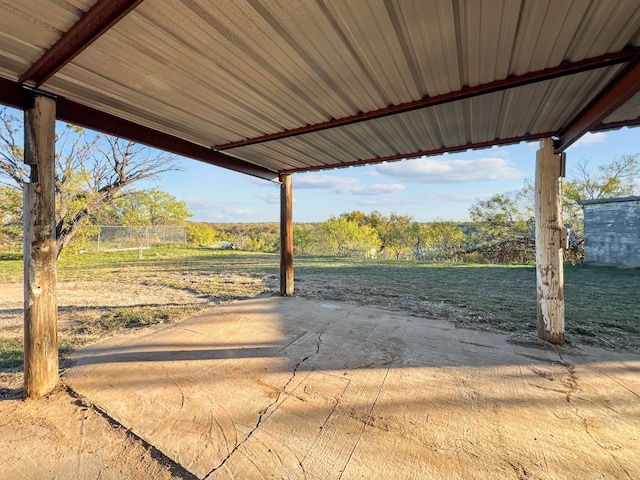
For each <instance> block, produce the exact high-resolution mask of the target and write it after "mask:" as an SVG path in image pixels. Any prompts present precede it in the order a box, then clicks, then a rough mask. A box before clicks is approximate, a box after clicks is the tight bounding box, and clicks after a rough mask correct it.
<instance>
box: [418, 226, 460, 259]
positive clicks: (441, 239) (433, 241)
mask: <svg viewBox="0 0 640 480" xmlns="http://www.w3.org/2000/svg"><path fill="white" fill-rule="evenodd" d="M423 229H424V237H425V240H424V243H425V246H426V247H427V249H428V252H429V253H430V255H429V257H430V258H429V259H430V260H436V261H444V262H447V261H452V260H457V259H458V258H459V255H460V253H461V251H462V249H463V248H464V246H465V244H466V243H467V237H466V235H465V233H464V232H463V231H462V229H461V228H460V227H459V226H458V225H457V224H456V223H454V222H445V221H437V222H433V223H430V224H427V225H424V226H423Z"/></svg>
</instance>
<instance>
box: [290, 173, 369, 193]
mask: <svg viewBox="0 0 640 480" xmlns="http://www.w3.org/2000/svg"><path fill="white" fill-rule="evenodd" d="M359 181H360V180H358V179H357V178H349V177H337V176H334V175H322V174H318V173H311V174H308V175H301V176H300V177H298V178H295V179H294V181H293V183H294V187H295V188H325V189H327V190H337V189H339V188H345V187H346V186H347V185H353V184H354V183H358V182H359Z"/></svg>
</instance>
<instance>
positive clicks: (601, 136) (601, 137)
mask: <svg viewBox="0 0 640 480" xmlns="http://www.w3.org/2000/svg"><path fill="white" fill-rule="evenodd" d="M606 141H607V134H606V133H605V132H595V133H591V132H588V133H585V134H584V135H583V136H582V137H580V139H579V140H578V141H577V142H576V143H574V144H573V145H571V147H569V148H572V147H586V146H587V145H591V144H594V143H604V142H606Z"/></svg>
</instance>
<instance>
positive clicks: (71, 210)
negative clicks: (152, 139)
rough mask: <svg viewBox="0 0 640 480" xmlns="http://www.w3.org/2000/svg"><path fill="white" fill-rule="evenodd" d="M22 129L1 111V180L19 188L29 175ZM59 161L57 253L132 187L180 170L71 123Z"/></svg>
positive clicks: (62, 132)
mask: <svg viewBox="0 0 640 480" xmlns="http://www.w3.org/2000/svg"><path fill="white" fill-rule="evenodd" d="M22 125H23V122H22V121H20V120H19V119H18V118H17V117H16V116H14V115H12V114H11V113H10V111H9V110H7V109H4V110H0V180H5V181H8V182H10V183H11V185H10V186H11V187H12V188H15V189H18V190H22V188H23V185H24V183H25V182H26V181H27V179H28V174H29V171H28V168H27V166H26V165H25V164H24V147H23V132H22ZM55 161H56V178H55V190H56V191H55V195H56V243H57V245H56V246H57V254H58V255H60V253H61V252H62V250H63V249H64V248H65V247H66V246H68V245H69V243H70V242H71V241H72V239H73V238H74V237H75V236H76V235H77V234H78V232H79V231H80V230H81V229H82V228H87V225H89V220H90V219H91V217H92V216H93V215H94V214H95V213H96V212H98V211H99V210H100V209H101V208H103V207H105V206H108V205H112V204H113V203H114V202H116V201H117V200H118V199H119V198H120V196H121V195H123V192H126V190H127V188H129V187H130V186H131V185H132V184H135V183H136V182H138V181H140V180H145V179H150V178H155V177H156V176H157V175H159V174H161V173H163V172H167V171H170V170H175V169H176V168H175V165H174V158H173V157H172V156H171V155H166V154H162V153H161V154H158V153H154V152H153V151H152V150H150V149H149V148H147V147H144V146H141V145H136V144H135V143H133V142H128V141H123V140H121V139H117V138H112V137H107V136H103V135H98V134H89V133H88V132H86V131H85V130H84V129H82V128H80V127H75V126H72V125H67V126H66V127H64V128H58V130H57V138H56V156H55ZM89 228H91V227H89Z"/></svg>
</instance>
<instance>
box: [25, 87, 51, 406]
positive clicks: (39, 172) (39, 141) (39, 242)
mask: <svg viewBox="0 0 640 480" xmlns="http://www.w3.org/2000/svg"><path fill="white" fill-rule="evenodd" d="M32 100H33V103H32V105H31V106H30V107H29V108H27V109H26V110H25V115H24V120H25V122H24V161H25V164H27V165H29V166H30V167H31V175H30V179H29V182H25V184H24V396H25V397H30V398H37V397H40V396H42V395H46V394H47V393H49V392H50V391H51V390H53V388H54V387H55V386H56V384H57V383H58V325H57V323H58V318H57V314H58V312H57V302H56V253H57V252H56V230H55V199H54V198H55V197H54V194H55V159H54V152H55V120H56V105H55V101H54V100H52V99H51V98H47V97H44V96H34V97H33V99H32Z"/></svg>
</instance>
